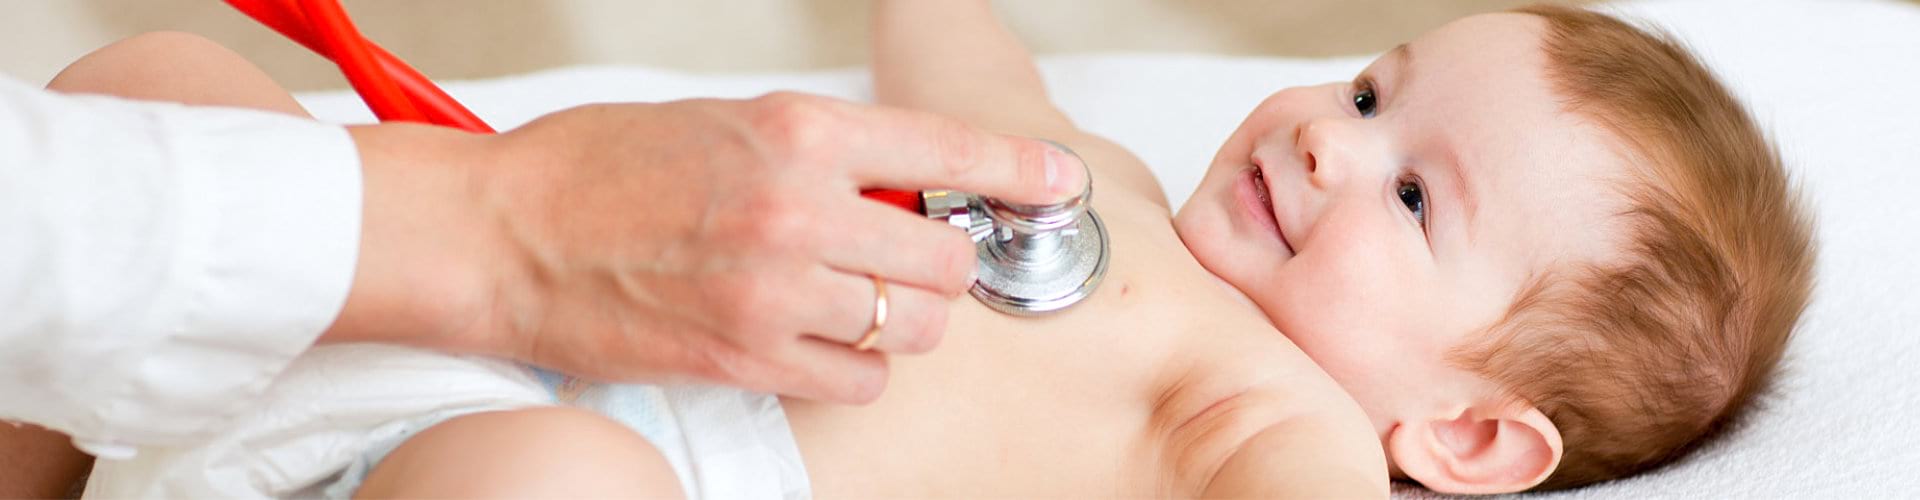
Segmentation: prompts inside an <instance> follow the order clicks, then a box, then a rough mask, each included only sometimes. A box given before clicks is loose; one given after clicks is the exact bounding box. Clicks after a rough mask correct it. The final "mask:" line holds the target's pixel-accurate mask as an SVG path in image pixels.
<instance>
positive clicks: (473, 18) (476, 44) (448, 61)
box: [0, 0, 1528, 90]
mask: <svg viewBox="0 0 1920 500" xmlns="http://www.w3.org/2000/svg"><path fill="white" fill-rule="evenodd" d="M1525 3H1528V2H1526V1H1524V0H1423V1H1388V0H1345V1H1343V0H1002V1H997V2H995V4H996V6H997V7H998V8H999V10H1000V12H1001V15H1002V17H1003V18H1004V19H1005V20H1006V22H1007V23H1008V25H1009V26H1011V27H1012V28H1013V29H1014V30H1015V32H1017V33H1018V34H1019V35H1020V36H1021V38H1022V39H1024V40H1026V41H1027V43H1028V45H1029V46H1030V47H1032V48H1033V49H1034V51H1035V52H1037V53H1040V54H1043V55H1044V54H1060V53H1087V52H1114V51H1130V52H1134V51H1158V52H1206V53H1214V54H1240V55H1281V56H1302V57H1312V56H1325V55H1336V54H1363V53H1371V52H1378V51H1381V50H1384V49H1386V48H1389V47H1392V46H1393V45H1394V44H1397V43H1400V42H1403V41H1405V40H1406V39H1408V38H1411V37H1413V36H1414V35H1417V34H1419V33H1421V32H1423V31H1426V30H1428V29H1431V28H1433V27H1435V26H1439V25H1440V24H1442V23H1445V22H1447V21H1448V20H1451V19H1454V18H1458V17H1460V16H1464V15H1467V14H1472V13H1477V12H1486V11H1495V10H1502V9H1507V8H1511V7H1514V6H1518V5H1521V4H1525ZM344 4H345V5H346V7H347V10H348V11H349V12H350V13H351V14H353V16H354V19H355V20H356V21H357V22H358V24H359V26H360V29H361V31H363V32H365V33H366V34H367V36H368V37H369V38H372V39H373V40H374V41H376V42H379V43H380V44H381V45H383V46H385V47H386V48H387V49H389V50H391V51H393V52H394V53H396V54H398V55H400V56H401V57H402V58H404V59H406V60H408V61H409V62H411V63H413V64H414V65H415V66H416V67H418V68H420V70H421V71H423V72H425V73H426V74H427V75H428V76H431V77H433V78H435V79H439V80H453V79H470V78H485V77H492V76H501V75H510V74H516V73H525V72H529V71H535V70H540V69H545V68H551V67H558V66H570V65H580V64H639V65H648V66H655V67H664V68H671V69H678V70H685V71H695V72H752V71H779V70H806V69H821V68H834V67H845V66H852V65H859V64H864V63H865V57H866V34H867V8H868V2H867V1H866V0H346V1H345V2H344ZM0 6H3V7H4V8H5V9H6V10H5V12H4V13H0V74H5V75H7V76H10V77H13V78H16V79H20V80H25V81H28V82H32V83H35V84H44V83H45V82H46V81H47V80H49V79H51V78H52V77H53V75H54V74H56V73H58V72H59V71H60V68H62V67H65V66H66V65H67V64H68V63H70V62H72V61H73V60H74V59H76V58H78V57H80V56H81V55H83V54H85V53H87V52H88V51H91V50H93V49H95V48H98V47H100V46H102V45H106V44H108V43H111V42H113V41H114V40H118V39H121V38H125V37H127V36H131V35H135V34H139V33H143V32H148V31H157V30H177V31H187V32H192V33H197V34H200V35H202V36H206V37H209V38H212V39H214V40H216V41H219V42H220V43H222V44H225V45H227V46H228V47H231V48H233V49H235V50H237V51H239V52H240V53H241V54H242V55H245V56H246V57H247V58H248V59H251V60H252V61H254V62H255V63H257V64H259V65H260V66H261V67H263V68H266V70H267V72H268V73H269V74H272V75H273V76H274V77H275V78H278V79H279V80H280V81H281V82H282V83H283V84H285V85H287V86H288V87H289V88H291V89H294V90H317V89H333V88H344V87H345V86H346V82H345V81H344V80H341V79H340V77H339V76H337V72H336V71H335V70H334V68H333V67H332V65H331V64H330V63H327V62H325V61H323V60H321V59H319V58H318V57H316V56H313V55H311V54H309V53H307V52H306V51H305V50H304V49H302V48H300V47H299V46H297V45H294V44H293V43H292V42H288V41H285V40H283V39H281V38H280V36H279V35H277V34H274V33H272V32H271V31H269V30H267V29H266V28H264V27H261V26H258V25H255V24H254V23H253V22H252V21H251V20H248V19H246V18H245V17H244V16H242V15H240V14H238V13H236V12H234V11H233V10H232V9H231V8H229V7H227V6H226V4H224V3H222V2H220V1H219V0H0Z"/></svg>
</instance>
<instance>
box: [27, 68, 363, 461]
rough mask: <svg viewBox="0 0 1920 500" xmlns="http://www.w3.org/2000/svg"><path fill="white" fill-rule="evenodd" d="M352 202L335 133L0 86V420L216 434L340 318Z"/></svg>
mask: <svg viewBox="0 0 1920 500" xmlns="http://www.w3.org/2000/svg"><path fill="white" fill-rule="evenodd" d="M360 199H361V184H360V160H359V157H358V153H357V152H356V150H355V149H354V144H353V141H352V139H351V138H350V137H349V136H348V135H347V133H346V131H345V129H344V128H342V127H339V126H329V125H324V124H320V123H317V122H313V121H309V120H302V119H298V118H294V117H289V116H284V115H279V114H272V113H266V112H257V111H246V110H238V109H225V108H205V107H186V106H179V105H172V104H162V103H149V102H136V101H128V100H121V99H113V98H107V97H99V96H68V95H61V94H55V93H50V92H46V91H43V90H40V89H36V88H32V87H28V86H26V85H24V84H22V83H20V82H17V81H12V80H8V79H5V78H0V419H6V420H18V421H27V422H32V423H36V424H40V425H43V426H46V427H49V428H52V429H55V430H59V431H62V432H66V433H68V434H69V435H72V436H74V441H75V443H77V444H79V445H80V446H81V448H82V449H86V450H88V451H91V452H94V453H95V454H99V455H102V456H107V457H111V456H113V455H116V454H121V453H129V454H130V453H131V451H130V450H131V448H130V446H133V445H168V444H176V443H182V442H185V441H187V440H191V439H194V438H196V437H198V436H204V435H210V434H212V433H214V432H215V431H216V430H218V429H219V428H220V427H221V426H222V425H223V424H224V423H225V422H227V421H228V420H229V419H231V418H232V417H233V416H234V415H236V414H237V413H239V412H240V411H242V410H244V409H246V408H247V406H248V405H249V404H251V403H252V402H253V400H254V399H255V398H256V397H257V395H259V394H261V393H262V392H263V391H264V390H265V389H266V387H267V385H268V384H269V383H270V382H271V381H272V379H273V378H274V376H275V375H276V374H277V373H278V372H279V371H280V370H282V369H283V368H284V367H285V366H287V364H288V363H289V362H290V361H291V360H292V359H293V358H294V356H296V355H298V354H299V353H300V352H301V351H303V350H305V349H306V348H307V347H308V346H310V345H311V344H312V343H313V342H314V340H315V339H316V338H318V336H319V335H320V333H321V331H322V330H324V329H325V328H326V327H327V326H328V325H329V324H330V323H331V322H332V321H333V319H334V317H335V316H336V315H338V314H339V312H340V309H341V307H342V306H343V305H344V303H345V301H346V296H347V290H348V288H349V287H350V286H351V283H352V280H353V272H354V259H355V258H356V256H357V252H358V245H359V235H360V210H361V206H360Z"/></svg>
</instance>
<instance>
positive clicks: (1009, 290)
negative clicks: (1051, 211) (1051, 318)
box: [971, 209, 1111, 316]
mask: <svg viewBox="0 0 1920 500" xmlns="http://www.w3.org/2000/svg"><path fill="white" fill-rule="evenodd" d="M1007 232H1008V231H1006V230H1004V229H1003V230H1001V231H996V233H1000V234H994V235H990V236H989V237H987V238H983V239H981V240H980V241H978V242H976V243H974V248H975V250H977V252H976V253H977V254H978V255H979V258H978V260H977V263H976V267H975V269H977V272H978V273H979V279H978V280H977V281H975V282H974V283H973V289H972V290H971V293H972V294H973V297H974V298H976V299H979V300H980V302H982V303H985V304H986V305H987V307H991V308H993V309H994V310H996V311H1000V312H1002V313H1006V314H1012V315H1017V316H1037V315H1041V314H1046V313H1050V312H1054V311H1058V310H1061V309H1065V308H1067V306H1071V305H1073V304H1075V303H1078V302H1080V300H1081V299H1084V298H1086V297H1087V296H1088V295H1092V294H1093V290H1094V289H1095V288H1098V287H1099V286H1100V279H1101V278H1102V277H1104V276H1106V274H1107V259H1108V256H1109V255H1111V253H1110V252H1109V250H1108V248H1107V245H1108V243H1107V228H1106V225H1104V224H1102V223H1101V222H1100V215H1099V214H1096V213H1094V212H1093V210H1092V209H1087V210H1083V211H1080V213H1079V214H1078V217H1076V218H1075V220H1074V222H1073V223H1072V227H1069V228H1063V229H1057V230H1053V231H1051V232H1048V233H1044V234H1039V235H1028V236H1026V237H1022V236H1021V235H1018V234H1017V233H1016V234H1012V235H1008V234H1005V233H1007ZM1036 240H1038V241H1036Z"/></svg>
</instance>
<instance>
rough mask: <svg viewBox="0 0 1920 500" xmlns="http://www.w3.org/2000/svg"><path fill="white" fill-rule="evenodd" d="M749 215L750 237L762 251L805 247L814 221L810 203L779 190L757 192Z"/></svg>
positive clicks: (754, 244)
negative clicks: (775, 191) (783, 193)
mask: <svg viewBox="0 0 1920 500" xmlns="http://www.w3.org/2000/svg"><path fill="white" fill-rule="evenodd" d="M746 215H747V217H746V219H745V221H744V224H745V232H746V235H745V236H746V240H747V241H748V242H749V243H751V244H752V245H753V246H754V247H755V249H757V250H761V251H768V252H779V253H783V254H784V253H792V251H794V250H800V249H803V248H804V243H805V242H806V235H807V232H808V231H809V230H810V229H811V228H812V225H813V224H812V220H813V217H812V215H811V213H810V212H809V210H808V207H806V206H805V205H804V204H803V203H800V202H799V201H797V200H794V199H792V198H789V197H786V196H782V195H780V194H779V193H763V194H759V195H755V196H753V197H752V198H751V199H750V200H749V201H748V207H747V211H746Z"/></svg>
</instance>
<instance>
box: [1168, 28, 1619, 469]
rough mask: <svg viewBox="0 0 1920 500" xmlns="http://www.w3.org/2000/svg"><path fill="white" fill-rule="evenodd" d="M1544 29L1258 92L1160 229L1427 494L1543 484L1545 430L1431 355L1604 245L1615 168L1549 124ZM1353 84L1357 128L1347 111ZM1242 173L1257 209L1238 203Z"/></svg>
mask: <svg viewBox="0 0 1920 500" xmlns="http://www.w3.org/2000/svg"><path fill="white" fill-rule="evenodd" d="M1543 29H1544V23H1543V22H1542V21H1540V20H1538V19H1535V18H1532V17H1530V16H1525V15H1520V14H1491V15H1482V16H1475V17H1471V18H1467V19H1463V20H1460V21H1457V22H1454V23H1451V24H1449V25H1447V26H1444V27H1442V28H1440V29H1438V30H1435V31H1434V32H1431V33H1428V34H1427V35H1424V36H1422V37H1420V38H1419V39H1416V40H1414V41H1413V42H1412V43H1410V44H1408V45H1405V46H1403V48H1401V49H1396V50H1395V51H1394V52H1392V53H1389V54H1388V55H1386V56H1384V57H1382V58H1381V59H1380V60H1378V61H1376V62H1374V63H1373V64H1372V65H1371V66H1369V67H1368V68H1367V70H1366V71H1365V72H1363V73H1362V74H1361V75H1360V76H1359V77H1358V78H1356V80H1355V81H1354V82H1339V83H1330V84H1326V85H1320V86H1313V87H1298V88H1291V89H1286V90H1283V91H1281V92H1279V93H1276V94H1274V95H1273V96H1271V97H1269V98H1268V99H1267V100H1266V101H1265V102H1263V103H1261V104H1260V105H1259V107H1257V108H1256V109H1255V110H1254V111H1253V113H1252V114H1251V115H1250V116H1249V117H1248V118H1247V120H1246V122H1245V123H1243V124H1242V125H1241V127H1240V128H1239V130H1237V131H1236V132H1235V133H1234V134H1233V136H1232V137H1230V138H1229V139H1228V140H1227V142H1226V144H1225V146H1223V147H1222V148H1221V150H1220V153H1219V155H1218V156H1217V157H1216V158H1215V160H1214V163H1213V166H1212V167H1211V169H1210V170H1209V171H1208V173H1207V175H1206V177H1205V178H1204V179H1203V180H1202V182H1201V184H1200V186H1199V187H1198V189H1197V190H1196V192H1195V194H1194V195H1193V197H1192V199H1191V201H1189V202H1188V203H1187V205H1186V206H1185V207H1183V208H1182V211H1181V213H1180V214H1179V216H1178V218H1177V219H1176V221H1175V224H1176V227H1177V228H1178V229H1179V232H1180V235H1181V239H1182V241H1184V242H1185V243H1186V245H1187V247H1188V248H1190V249H1192V250H1193V252H1194V255H1195V257H1197V258H1199V260H1200V262H1201V263H1202V264H1203V265H1205V266H1206V267H1207V269H1208V270H1209V271H1211V272H1213V273H1214V274H1216V275H1218V276H1219V277H1220V278H1221V279H1222V280H1225V281H1226V282H1227V283H1229V284H1231V285H1232V286H1233V287H1234V288H1236V289H1238V290H1240V291H1242V292H1244V293H1245V294H1246V295H1247V296H1248V297H1249V298H1250V299H1252V301H1253V302H1254V303H1255V304H1258V305H1259V306H1260V308H1261V309H1262V310H1263V311H1264V312H1265V313H1266V315H1267V317H1268V318H1270V319H1272V320H1273V322H1274V324H1275V326H1278V327H1279V328H1280V330H1281V331H1283V332H1286V334H1287V336H1288V338H1290V339H1292V340H1293V341H1294V343H1296V344H1298V345H1299V346H1300V348H1301V349H1303V350H1305V351H1306V353H1307V354H1308V355H1309V356H1312V358H1313V360H1314V361H1315V362H1316V363H1318V364H1319V365H1320V366H1321V367H1322V368H1323V369H1325V370H1326V371H1327V373H1328V374H1330V375H1332V376H1333V377H1334V378H1335V379H1336V380H1338V381H1339V382H1340V385H1341V387H1343V388H1345V389H1346V390H1347V392H1348V393H1349V394H1352V395H1353V397H1354V398H1355V399H1356V400H1357V401H1359V403H1360V405H1361V406H1362V407H1364V408H1365V409H1366V410H1367V414H1368V415H1369V417H1370V419H1371V420H1372V424H1373V427H1374V428H1375V430H1376V431H1377V433H1378V434H1379V436H1380V439H1381V440H1382V442H1383V444H1385V445H1386V447H1387V449H1388V450H1389V457H1390V458H1391V459H1392V460H1393V461H1394V464H1395V465H1396V468H1397V469H1398V470H1402V471H1406V474H1405V475H1413V476H1415V479H1419V480H1421V481H1422V482H1423V483H1426V484H1427V485H1428V486H1430V487H1436V488H1437V489H1447V490H1453V491H1463V492H1485V491H1488V490H1504V489H1515V488H1518V487H1524V486H1527V485H1530V484H1531V483H1532V482H1533V481H1537V480H1539V479H1541V478H1544V475H1545V473H1546V472H1550V471H1551V468H1552V463H1553V461H1554V460H1556V459H1557V457H1558V455H1559V438H1558V432H1557V431H1555V430H1554V429H1553V427H1552V424H1551V423H1550V422H1547V421H1546V420H1545V419H1544V417H1542V416H1540V414H1539V412H1538V411H1535V410H1533V409H1532V408H1531V407H1530V406H1528V405H1525V404H1518V405H1514V404H1509V403H1508V402H1506V401H1505V400H1504V399H1503V398H1501V397H1500V394H1499V391H1498V390H1497V388H1496V387H1492V386H1491V383H1490V382H1488V381H1486V380H1485V379H1483V378H1482V377H1480V376H1478V375H1477V374H1474V373H1471V372H1468V371H1465V370H1462V369H1460V368H1458V367H1456V366H1454V365H1453V364H1452V363H1451V362H1450V361H1449V359H1448V355H1449V352H1450V351H1451V350H1452V349H1454V348H1455V347H1457V346H1460V345H1462V344H1463V343H1466V342H1468V341H1471V340H1475V339H1476V337H1475V336H1476V335H1477V334H1479V333H1480V331H1481V330H1482V329H1484V328H1486V327H1488V326H1490V325H1492V324H1494V323H1495V322H1496V321H1498V320H1499V319H1500V318H1501V317H1502V314H1504V313H1505V312H1506V310H1507V308H1508V307H1509V305H1510V304H1511V303H1512V302H1513V300H1514V298H1515V296H1516V295H1517V294H1518V293H1520V292H1521V289H1522V287H1523V286H1524V285H1525V284H1526V283H1527V280H1528V279H1529V278H1531V277H1534V276H1536V275H1538V274H1539V273H1541V272H1543V271H1545V270H1547V269H1549V268H1551V267H1552V266H1556V265H1564V264H1567V263H1577V262H1594V261H1598V260H1600V259H1603V258H1604V256H1605V255H1606V254H1607V253H1609V252H1610V251H1611V250H1612V249H1615V248H1618V246H1617V245H1618V239H1619V236H1618V234H1619V229H1620V228H1618V227H1613V226H1610V224H1612V223H1613V222H1614V219H1613V217H1612V215H1613V214H1615V213H1618V212H1619V211H1620V210H1621V209H1623V208H1624V207H1625V203H1624V198H1623V197H1622V196H1621V195H1620V194H1619V193H1617V192H1615V191H1613V190H1612V189H1610V188H1609V186H1611V185H1612V183H1613V182H1614V181H1616V180H1620V179H1622V177H1620V175H1621V173H1622V172H1623V171H1624V170H1625V166H1626V165H1629V163H1628V162H1627V161H1626V160H1625V159H1624V158H1625V157H1624V156H1622V155H1621V154H1619V151H1620V149H1619V148H1618V147H1616V145H1615V143H1614V142H1613V141H1612V140H1610V139H1609V135H1608V134H1605V133H1602V132H1601V131H1600V130H1599V129H1598V128H1597V127H1596V126H1595V125H1593V124H1591V123H1587V122H1585V121H1583V119H1581V118H1579V117H1577V116H1575V115H1572V114H1570V113H1566V112H1562V111H1561V110H1560V109H1559V108H1558V102H1559V100H1558V99H1557V98H1556V96H1554V95H1553V94H1552V93H1551V88H1552V87H1551V85H1550V84H1549V82H1548V80H1547V75H1546V74H1545V73H1544V68H1545V67H1546V65H1545V63H1546V61H1545V55H1544V53H1543V52H1542V51H1541V49H1540V45H1539V44H1540V35H1541V33H1542V30H1543ZM1367 88H1372V89H1373V90H1374V96H1373V99H1374V101H1375V102H1376V103H1377V104H1375V105H1374V110H1373V112H1372V114H1371V116H1363V115H1362V113H1361V111H1360V110H1359V109H1358V108H1357V107H1356V104H1355V97H1356V95H1357V94H1359V93H1360V92H1361V91H1362V90H1364V89H1367ZM1256 169H1258V171H1260V172H1261V173H1262V176H1261V177H1263V178H1264V182H1265V184H1266V186H1267V187H1268V190H1269V191H1270V193H1271V196H1270V199H1271V200H1272V203H1271V207H1269V206H1267V204H1264V203H1259V202H1258V201H1254V202H1252V203H1249V199H1250V198H1251V199H1253V200H1258V199H1259V197H1258V196H1252V195H1253V194H1254V193H1255V191H1254V190H1252V189H1249V188H1250V187H1251V179H1252V177H1251V175H1250V173H1251V172H1253V171H1254V170H1256ZM1408 185H1415V186H1418V187H1419V190H1420V192H1421V193H1422V194H1423V195H1424V196H1423V198H1424V200H1423V202H1424V207H1423V208H1424V212H1425V218H1426V220H1425V224H1424V227H1423V225H1422V224H1421V222H1420V221H1419V219H1418V218H1417V217H1415V216H1414V213H1413V210H1412V209H1410V208H1409V206H1408V203H1407V200H1404V199H1402V197H1401V196H1399V194H1401V193H1400V190H1401V189H1402V188H1403V187H1405V186H1408ZM1469 192H1471V193H1472V194H1471V195H1469V194H1467V193H1469ZM1269 209H1270V212H1268V211H1269ZM1261 212H1268V213H1271V214H1272V215H1271V216H1270V217H1271V218H1268V217H1269V216H1267V215H1264V214H1262V213H1261ZM1270 221H1277V225H1275V224H1272V223H1271V222H1270ZM1276 226H1277V230H1276ZM1282 235H1284V236H1282ZM1289 244H1290V246H1291V248H1289ZM1493 428H1498V429H1500V430H1502V431H1510V432H1505V433H1491V432H1488V431H1489V429H1493ZM1494 434H1500V435H1499V436H1495V435H1494ZM1500 438H1511V439H1507V440H1505V441H1502V440H1501V439H1500ZM1396 440H1402V441H1401V442H1396ZM1475 450H1492V451H1493V452H1492V453H1482V454H1478V455H1476V454H1475V453H1474V451H1475ZM1485 455H1491V456H1494V457H1497V458H1490V457H1488V456H1485ZM1416 469H1417V472H1418V474H1415V473H1414V472H1416ZM1520 469H1524V470H1520ZM1421 475H1425V476H1426V477H1420V476H1421Z"/></svg>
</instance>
